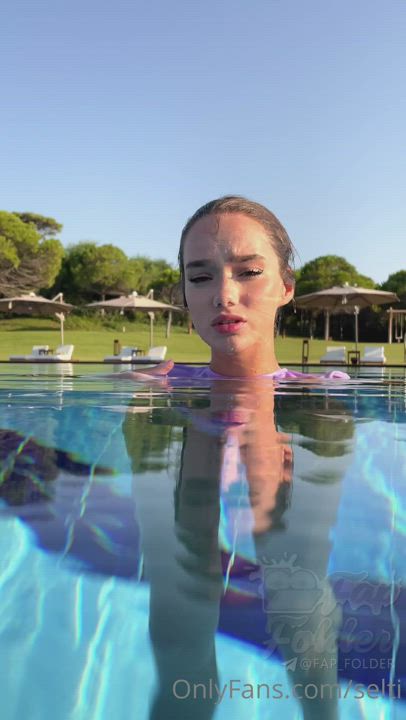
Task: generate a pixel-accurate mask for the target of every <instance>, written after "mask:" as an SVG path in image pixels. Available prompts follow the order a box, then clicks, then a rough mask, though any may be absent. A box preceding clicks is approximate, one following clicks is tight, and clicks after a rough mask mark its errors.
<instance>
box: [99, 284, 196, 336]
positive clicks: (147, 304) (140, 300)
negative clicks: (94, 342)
mask: <svg viewBox="0 0 406 720" xmlns="http://www.w3.org/2000/svg"><path fill="white" fill-rule="evenodd" d="M86 307H88V308H94V309H95V310H108V311H114V310H116V311H117V310H118V311H119V312H120V313H124V312H125V311H126V310H137V311H143V312H147V313H148V315H149V319H150V345H151V346H152V345H153V325H154V319H155V315H154V313H155V311H156V310H167V311H169V316H168V323H167V332H166V336H167V337H169V330H170V326H171V321H172V312H182V308H180V307H178V306H177V305H169V304H168V303H164V302H161V301H160V300H154V298H153V291H152V290H150V291H149V293H148V295H138V293H137V292H136V291H135V290H133V292H132V293H130V294H129V295H120V297H117V298H113V300H101V301H99V302H94V303H89V304H88V305H86Z"/></svg>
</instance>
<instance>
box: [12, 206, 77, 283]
mask: <svg viewBox="0 0 406 720" xmlns="http://www.w3.org/2000/svg"><path fill="white" fill-rule="evenodd" d="M63 252H64V251H63V247H62V245H61V243H60V242H59V240H57V239H56V238H46V237H41V235H40V234H39V233H38V232H37V230H36V229H35V227H34V225H33V223H24V222H23V221H22V220H20V219H19V218H18V217H17V215H16V214H15V213H9V212H5V211H0V294H1V295H3V296H6V295H9V294H14V293H18V292H27V291H30V290H35V291H36V290H40V289H42V288H44V289H46V288H49V287H50V286H51V285H52V283H53V282H54V280H55V278H56V276H57V275H58V273H59V270H60V267H61V262H62V257H63Z"/></svg>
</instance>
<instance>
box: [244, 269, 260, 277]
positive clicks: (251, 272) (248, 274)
mask: <svg viewBox="0 0 406 720" xmlns="http://www.w3.org/2000/svg"><path fill="white" fill-rule="evenodd" d="M262 272H263V271H262V270H245V271H244V272H243V273H242V275H245V276H246V277H254V276H255V275H262Z"/></svg>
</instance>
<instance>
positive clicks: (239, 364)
mask: <svg viewBox="0 0 406 720" xmlns="http://www.w3.org/2000/svg"><path fill="white" fill-rule="evenodd" d="M210 368H211V369H212V370H213V372H215V373H218V374H219V375H225V376H227V377H252V376H255V375H269V374H271V373H273V372H276V370H279V364H278V361H277V359H276V357H275V353H274V351H273V349H272V350H271V349H270V350H269V351H268V352H264V349H263V348H262V349H261V351H260V352H257V353H253V352H252V350H251V351H250V352H249V353H238V354H235V355H233V354H232V353H227V354H220V353H215V352H213V353H212V358H211V362H210Z"/></svg>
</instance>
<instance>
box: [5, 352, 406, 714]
mask: <svg viewBox="0 0 406 720" xmlns="http://www.w3.org/2000/svg"><path fill="white" fill-rule="evenodd" d="M115 371H117V368H114V369H112V370H111V372H112V375H111V376H110V377H103V372H105V373H106V369H105V368H104V369H103V368H101V367H100V366H96V365H94V366H83V367H79V366H77V365H76V366H75V367H73V366H72V365H69V364H66V365H62V364H61V365H58V366H55V365H53V366H49V365H46V364H43V365H38V366H36V365H27V364H25V365H10V364H3V365H1V366H0V401H1V404H0V597H1V609H2V612H1V616H0V669H1V672H0V697H1V720H44V719H47V718H52V720H112V718H114V720H128V719H129V718H134V720H164V719H165V720H172V718H173V719H174V720H188V719H189V718H190V719H192V720H206V719H207V720H209V719H211V718H214V719H215V720H240V719H241V720H243V719H244V720H245V718H247V719H248V718H249V719H250V720H253V719H256V718H258V719H260V720H262V719H265V718H271V717H278V718H289V719H296V718H297V719H300V718H305V720H308V719H310V718H317V719H318V718H323V720H336V719H337V718H340V719H341V718H342V719H344V718H345V719H346V718H351V719H352V718H354V719H356V718H371V719H372V720H375V719H376V720H378V719H379V720H389V719H392V718H393V719H398V718H406V705H405V698H406V639H405V637H406V636H405V630H406V627H405V623H406V592H405V588H404V585H405V581H406V543H405V534H406V384H405V374H404V371H403V370H382V369H381V368H379V369H377V370H374V368H367V369H365V370H362V369H360V368H355V369H354V370H353V371H352V372H353V376H352V378H351V380H349V381H345V380H344V381H343V380H332V381H325V380H324V381H323V380H320V381H316V382H307V381H306V380H303V381H300V382H299V381H297V382H292V381H280V382H277V383H275V381H273V380H272V379H271V378H258V379H252V378H251V379H249V380H229V379H225V380H224V381H223V380H212V381H209V380H200V381H193V382H191V381H190V380H188V381H185V380H183V381H182V380H176V379H173V380H167V379H163V380H162V381H159V382H158V381H155V382H151V384H150V385H148V386H147V385H146V384H143V383H141V382H133V381H128V380H125V379H122V378H120V376H119V373H116V376H114V372H115Z"/></svg>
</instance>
